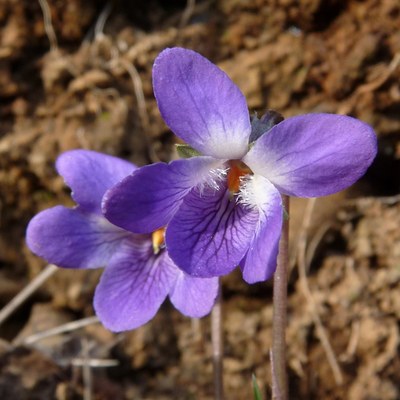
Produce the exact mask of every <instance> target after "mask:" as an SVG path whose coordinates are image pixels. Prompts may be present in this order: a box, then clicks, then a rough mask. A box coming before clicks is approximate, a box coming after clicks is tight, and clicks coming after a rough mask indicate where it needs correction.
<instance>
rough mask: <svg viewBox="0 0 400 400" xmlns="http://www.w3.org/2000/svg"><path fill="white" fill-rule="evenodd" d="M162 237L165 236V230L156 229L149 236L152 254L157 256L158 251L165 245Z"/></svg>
mask: <svg viewBox="0 0 400 400" xmlns="http://www.w3.org/2000/svg"><path fill="white" fill-rule="evenodd" d="M164 235H165V228H160V229H157V230H156V231H154V232H153V233H152V234H151V240H152V242H153V252H154V254H158V253H159V252H160V250H161V249H162V248H163V247H164V243H165V238H164Z"/></svg>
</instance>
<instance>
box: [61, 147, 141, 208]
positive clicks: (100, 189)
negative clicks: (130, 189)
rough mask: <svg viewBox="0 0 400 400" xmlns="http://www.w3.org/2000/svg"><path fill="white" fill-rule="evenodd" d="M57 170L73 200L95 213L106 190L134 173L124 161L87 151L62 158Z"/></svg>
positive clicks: (132, 167) (65, 155) (130, 166)
mask: <svg viewBox="0 0 400 400" xmlns="http://www.w3.org/2000/svg"><path fill="white" fill-rule="evenodd" d="M56 167H57V170H58V173H59V174H60V175H61V176H62V177H63V178H64V180H65V182H66V184H67V185H68V186H69V187H70V188H71V189H72V194H71V195H72V198H73V199H74V200H75V201H76V202H77V203H78V204H79V205H80V206H81V207H82V208H84V209H85V210H87V211H90V212H97V213H100V212H101V199H102V197H103V195H104V193H105V192H106V190H107V189H109V188H111V187H112V186H113V185H115V184H116V183H117V182H119V181H120V180H122V179H123V178H125V177H126V176H127V175H129V174H130V173H131V172H132V171H134V170H135V169H136V166H135V165H133V164H131V163H129V162H127V161H125V160H121V159H120V158H117V157H113V156H109V155H106V154H102V153H97V152H95V151H89V150H71V151H67V152H65V153H63V154H61V155H60V156H59V157H58V159H57V163H56Z"/></svg>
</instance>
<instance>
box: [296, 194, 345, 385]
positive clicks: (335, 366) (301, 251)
mask: <svg viewBox="0 0 400 400" xmlns="http://www.w3.org/2000/svg"><path fill="white" fill-rule="evenodd" d="M315 202H316V199H310V200H309V201H308V203H307V207H306V210H305V212H304V219H303V226H302V237H301V240H299V245H298V246H299V248H298V252H297V256H298V268H299V278H300V284H301V287H302V290H303V294H304V296H305V298H306V300H307V302H308V303H309V305H310V307H311V312H312V317H313V321H314V324H315V326H316V328H317V335H318V338H319V340H320V342H321V344H322V347H323V349H324V351H325V354H326V357H327V359H328V362H329V365H330V367H331V369H332V372H333V377H334V379H335V382H336V384H337V385H340V384H342V383H343V375H342V371H341V370H340V366H339V363H338V362H337V359H336V356H335V353H334V351H333V349H332V346H331V344H330V342H329V339H328V335H327V334H326V332H325V329H324V326H323V324H322V321H321V318H320V316H319V314H318V309H317V305H316V304H315V300H314V297H313V295H312V293H311V290H310V287H309V286H308V281H307V273H306V270H307V265H306V264H307V263H306V243H307V231H308V229H309V227H310V224H311V217H312V213H313V210H314V206H315Z"/></svg>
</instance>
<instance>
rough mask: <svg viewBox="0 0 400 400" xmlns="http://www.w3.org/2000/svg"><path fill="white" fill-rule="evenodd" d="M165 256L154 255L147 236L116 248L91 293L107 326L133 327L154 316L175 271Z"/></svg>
mask: <svg viewBox="0 0 400 400" xmlns="http://www.w3.org/2000/svg"><path fill="white" fill-rule="evenodd" d="M165 256H166V253H163V254H159V255H157V256H156V255H154V254H153V252H152V248H151V241H150V239H147V240H145V241H142V242H139V241H137V240H135V241H132V242H130V243H124V245H123V246H122V247H121V248H119V249H118V252H117V253H116V254H115V256H114V257H113V258H112V260H111V261H110V264H109V265H108V267H107V268H106V269H105V271H104V273H103V275H102V277H101V279H100V283H99V285H98V286H97V289H96V293H95V296H94V308H95V310H96V314H97V316H98V317H99V319H100V321H101V322H102V323H103V324H104V326H105V327H106V328H108V329H110V330H111V331H114V332H121V331H126V330H129V329H135V328H138V327H139V326H141V325H143V324H145V323H146V322H148V321H150V320H151V319H152V318H153V317H154V316H155V314H156V313H157V311H158V309H159V308H160V306H161V304H162V303H163V301H164V300H165V298H166V297H167V295H168V293H169V291H170V290H171V287H172V285H173V284H174V282H175V280H176V276H177V273H178V269H177V268H176V266H175V265H174V264H173V263H172V261H171V260H170V259H169V258H168V257H165Z"/></svg>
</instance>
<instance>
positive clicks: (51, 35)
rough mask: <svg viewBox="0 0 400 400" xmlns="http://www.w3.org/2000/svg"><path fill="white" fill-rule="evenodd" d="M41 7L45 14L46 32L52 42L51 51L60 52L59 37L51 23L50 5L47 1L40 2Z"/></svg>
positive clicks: (40, 0)
mask: <svg viewBox="0 0 400 400" xmlns="http://www.w3.org/2000/svg"><path fill="white" fill-rule="evenodd" d="M39 5H40V8H41V9H42V13H43V23H44V30H45V32H46V35H47V38H48V39H49V42H50V50H51V51H56V50H58V43H57V36H56V33H55V31H54V28H53V24H52V21H51V12H50V7H49V4H48V3H47V0H39Z"/></svg>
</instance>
